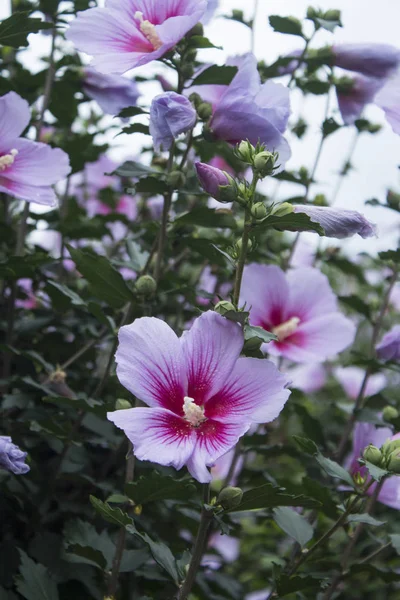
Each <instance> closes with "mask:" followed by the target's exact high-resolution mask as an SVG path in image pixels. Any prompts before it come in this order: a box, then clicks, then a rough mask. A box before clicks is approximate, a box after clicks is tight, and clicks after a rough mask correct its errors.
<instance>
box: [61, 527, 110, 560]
mask: <svg viewBox="0 0 400 600" xmlns="http://www.w3.org/2000/svg"><path fill="white" fill-rule="evenodd" d="M63 533H64V542H65V547H66V551H65V553H64V556H63V558H64V559H65V560H66V561H68V562H72V563H83V564H91V565H93V566H96V567H97V568H100V569H104V568H107V569H109V568H110V567H111V564H112V561H113V557H114V554H115V546H114V543H113V542H112V540H111V538H110V536H109V535H108V533H107V531H106V530H104V531H102V532H101V533H98V532H97V531H96V528H95V527H94V526H93V525H92V524H91V523H88V522H87V521H81V520H80V519H75V520H70V521H67V523H66V524H65V527H64V532H63ZM104 565H105V566H104Z"/></svg>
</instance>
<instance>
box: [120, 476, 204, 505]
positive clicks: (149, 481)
mask: <svg viewBox="0 0 400 600" xmlns="http://www.w3.org/2000/svg"><path fill="white" fill-rule="evenodd" d="M125 491H126V493H127V495H128V496H129V498H131V499H132V500H133V501H134V502H135V504H146V503H148V502H156V501H157V500H187V499H188V498H189V497H190V496H192V495H193V493H194V492H195V491H196V487H195V485H193V483H192V482H191V481H188V480H187V479H186V480H185V479H174V478H173V477H169V476H166V475H160V474H159V473H152V474H151V475H150V476H149V477H142V478H141V479H139V480H138V481H135V482H134V483H128V484H127V485H126V486H125Z"/></svg>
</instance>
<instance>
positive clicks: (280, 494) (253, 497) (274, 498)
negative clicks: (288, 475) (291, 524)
mask: <svg viewBox="0 0 400 600" xmlns="http://www.w3.org/2000/svg"><path fill="white" fill-rule="evenodd" d="M276 506H303V507H304V508H317V507H319V506H321V503H320V502H318V501H317V500H314V499H313V498H308V497H307V496H302V495H300V496H292V495H290V494H287V493H286V492H285V490H283V489H281V488H277V487H274V486H273V485H272V484H271V483H265V484H264V485H261V486H260V487H257V488H254V489H252V490H248V491H247V492H245V493H244V494H243V498H242V501H241V503H240V504H239V506H237V507H236V508H234V509H231V510H229V511H227V512H239V511H243V510H255V509H262V508H274V507H276Z"/></svg>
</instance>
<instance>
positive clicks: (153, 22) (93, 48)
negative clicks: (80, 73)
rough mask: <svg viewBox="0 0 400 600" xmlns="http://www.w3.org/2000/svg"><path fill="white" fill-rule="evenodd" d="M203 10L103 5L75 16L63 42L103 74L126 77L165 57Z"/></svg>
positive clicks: (167, 1)
mask: <svg viewBox="0 0 400 600" xmlns="http://www.w3.org/2000/svg"><path fill="white" fill-rule="evenodd" d="M206 8H207V1H206V0H180V1H179V2H177V1H176V0H163V1H162V2H155V1H154V0H126V1H125V0H124V1H121V0H107V3H106V7H105V8H90V9H88V10H85V11H83V12H79V13H78V15H77V18H76V19H75V20H74V21H73V22H72V24H71V26H70V28H69V29H68V31H67V33H66V36H67V38H68V39H69V40H71V41H72V42H73V43H74V44H75V45H76V46H77V48H78V49H79V50H82V51H83V52H86V53H87V54H90V55H92V56H94V61H93V66H94V67H95V68H96V69H98V70H99V71H101V72H102V73H125V72H126V71H129V69H133V68H134V67H139V66H141V65H145V64H146V63H148V62H150V61H152V60H156V59H157V58H161V57H162V56H164V54H166V53H167V52H168V51H169V50H171V48H173V47H174V46H175V45H176V44H177V43H178V42H179V41H180V40H181V39H182V38H183V37H184V35H185V34H186V33H187V32H188V31H189V30H190V29H192V27H194V26H195V25H196V23H198V22H199V21H200V20H201V18H202V17H203V15H204V13H205V10H206Z"/></svg>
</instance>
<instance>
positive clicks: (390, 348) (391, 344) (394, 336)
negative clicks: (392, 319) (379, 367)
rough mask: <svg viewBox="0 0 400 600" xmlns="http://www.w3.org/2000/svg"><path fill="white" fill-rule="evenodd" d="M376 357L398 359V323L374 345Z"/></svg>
mask: <svg viewBox="0 0 400 600" xmlns="http://www.w3.org/2000/svg"><path fill="white" fill-rule="evenodd" d="M376 353H377V355H378V358H380V359H382V360H395V361H400V325H394V326H393V327H392V329H391V330H390V331H388V332H387V333H385V335H384V336H383V338H382V339H381V341H380V342H379V344H378V345H377V346H376Z"/></svg>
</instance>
